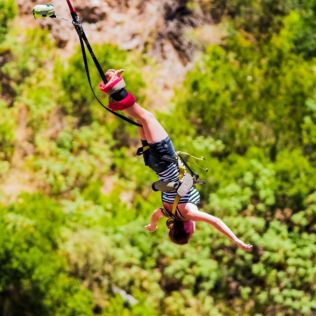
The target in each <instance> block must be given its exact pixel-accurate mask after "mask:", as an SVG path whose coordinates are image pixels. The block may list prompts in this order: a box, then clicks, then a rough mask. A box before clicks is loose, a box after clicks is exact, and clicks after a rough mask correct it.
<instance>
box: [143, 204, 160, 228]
mask: <svg viewBox="0 0 316 316" xmlns="http://www.w3.org/2000/svg"><path fill="white" fill-rule="evenodd" d="M161 217H163V214H162V211H161V208H157V209H156V210H154V212H153V213H152V215H151V218H150V224H148V225H146V226H145V229H146V230H148V231H149V232H153V231H155V230H156V229H157V223H158V221H159V220H160V218H161Z"/></svg>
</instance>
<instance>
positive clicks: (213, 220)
mask: <svg viewBox="0 0 316 316" xmlns="http://www.w3.org/2000/svg"><path fill="white" fill-rule="evenodd" d="M186 217H187V218H188V219H191V220H194V221H199V222H205V223H208V224H210V225H212V226H213V227H215V228H216V229H217V230H218V231H219V232H221V233H222V234H224V235H225V236H226V237H228V238H229V239H230V240H231V241H233V242H234V243H236V244H237V246H238V247H239V248H241V249H243V250H245V251H251V250H252V245H250V244H246V243H244V242H243V241H241V240H240V239H239V238H238V237H237V236H236V235H235V234H234V233H233V232H232V231H231V229H230V228H229V227H228V226H227V225H226V224H225V223H224V222H223V221H222V220H221V219H219V218H218V217H215V216H212V215H210V214H207V213H205V212H201V211H188V213H187V216H186Z"/></svg>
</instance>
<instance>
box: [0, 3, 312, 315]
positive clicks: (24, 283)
mask: <svg viewBox="0 0 316 316" xmlns="http://www.w3.org/2000/svg"><path fill="white" fill-rule="evenodd" d="M191 2H195V3H200V4H201V5H203V6H204V8H205V10H212V14H213V16H215V15H216V14H217V16H218V17H220V16H221V15H222V14H224V15H225V18H227V19H229V20H230V32H229V36H228V38H227V39H225V43H224V45H222V46H221V47H220V46H213V47H209V48H208V49H207V50H206V51H205V52H204V54H203V55H202V56H201V57H200V59H199V60H198V61H197V64H196V66H195V68H193V69H192V70H191V71H190V72H189V73H188V74H187V77H186V79H185V82H184V84H183V86H182V87H180V88H178V89H177V90H176V91H175V101H174V102H175V112H174V113H172V115H168V116H167V115H166V114H161V113H156V114H157V116H158V118H159V120H160V121H161V122H162V123H163V125H164V126H166V128H167V130H168V131H169V132H170V135H171V137H172V139H173V142H174V144H175V146H176V148H177V150H181V151H185V152H189V153H192V154H194V155H195V156H204V157H205V158H206V159H205V161H203V162H202V163H201V165H202V166H203V167H207V168H208V169H209V172H208V173H203V172H200V170H199V169H198V167H197V166H195V165H194V164H193V161H191V162H192V168H193V169H194V170H195V171H197V172H199V173H200V175H201V178H202V179H205V180H206V184H205V185H204V186H202V187H200V189H201V195H202V201H203V204H202V209H204V210H205V211H207V212H210V213H212V214H213V215H215V216H218V217H220V218H221V219H223V221H224V222H225V223H226V224H227V225H228V226H229V227H231V229H232V230H233V231H234V232H235V233H236V235H237V236H238V237H239V238H241V239H242V240H245V241H247V242H250V243H253V244H254V245H255V249H254V251H253V253H245V252H242V251H241V250H240V249H236V247H235V246H234V245H232V244H231V242H230V241H229V240H228V239H226V238H225V237H224V236H222V235H220V234H219V233H218V232H217V231H216V230H214V229H212V227H210V226H209V225H207V224H205V223H197V231H196V233H195V234H194V236H193V239H192V241H191V242H190V243H189V244H188V245H185V246H183V247H179V246H176V245H174V244H172V243H171V242H170V241H169V240H168V237H167V229H166V227H165V221H164V220H161V223H159V229H158V230H157V231H156V232H154V233H148V232H147V231H145V230H144V225H145V224H146V223H147V221H148V220H149V218H150V215H151V212H152V210H153V209H154V208H155V207H158V206H160V204H161V201H160V197H159V194H154V193H152V192H151V187H150V184H151V182H152V181H155V180H156V179H155V176H154V174H153V173H152V172H151V171H150V170H149V168H145V167H144V166H143V162H142V159H141V158H139V157H135V155H134V152H135V147H136V146H137V144H138V140H137V136H136V129H135V128H134V127H129V126H127V125H126V124H125V123H122V122H120V121H118V120H117V119H116V118H115V117H113V116H112V115H110V114H108V113H107V112H105V111H104V110H103V109H102V108H101V107H100V106H99V105H98V104H97V103H96V102H95V101H94V99H93V95H92V93H90V91H89V87H88V84H87V80H86V77H85V72H84V68H83V63H82V60H81V53H80V50H79V49H77V50H76V51H75V53H74V55H73V56H71V57H70V59H69V60H61V58H56V56H58V55H60V52H59V51H58V50H56V48H55V46H54V44H53V42H52V41H51V40H50V37H49V35H48V32H47V31H41V30H39V29H36V30H29V29H25V30H20V29H18V28H12V29H10V31H9V32H8V33H7V34H6V37H5V40H4V41H2V42H1V45H0V54H1V63H3V64H1V78H3V80H2V82H1V94H2V95H1V101H0V113H1V117H0V149H1V150H0V151H1V155H0V173H1V180H6V178H8V179H9V180H10V181H11V182H12V178H15V176H16V178H17V179H16V183H14V185H12V184H11V182H10V181H9V182H8V184H7V183H6V181H2V182H3V183H2V182H1V184H0V194H1V201H6V205H1V206H0V215H1V216H0V230H1V232H2V233H1V234H0V266H1V274H0V294H1V295H0V297H1V299H0V314H6V315H8V316H11V315H22V316H23V315H60V316H64V315H66V316H67V315H69V316H70V315H85V316H86V315H106V316H110V315H118V314H122V315H126V316H131V315H136V316H145V315H146V316H148V315H150V316H158V315H164V316H167V315H168V316H189V315H190V316H191V315H192V316H193V315H194V316H195V315H199V316H204V315H205V316H209V315H214V316H216V315H235V314H236V311H237V312H238V313H239V314H241V315H249V316H250V315H312V314H314V313H315V310H316V306H315V303H314V297H315V293H316V288H315V281H314V280H315V278H316V269H315V266H316V265H315V260H316V259H315V258H316V248H315V244H316V239H315V230H316V226H315V225H316V223H315V217H316V193H315V187H316V178H315V175H316V156H315V152H316V150H315V148H316V129H315V126H316V106H315V86H316V73H315V59H313V57H314V56H315V41H314V39H315V38H314V34H313V29H314V26H315V25H314V24H315V22H314V21H315V19H314V14H315V10H314V8H315V1H300V2H298V1H273V2H272V1H261V2H260V1H259V2H258V1H239V0H237V1H236V0H232V1H215V0H214V1H204V0H203V1H202V0H201V1H191ZM299 3H300V4H301V5H299ZM3 4H5V5H7V6H8V5H9V4H10V6H11V7H10V8H14V5H13V2H10V1H5V2H0V8H3V7H1V5H3ZM210 4H211V6H209V5H210ZM6 8H9V7H6ZM10 10H11V11H10ZM215 10H218V11H217V12H215ZM13 11H14V10H13V9H8V10H1V13H0V16H1V19H2V20H3V21H4V22H3V24H2V23H1V25H3V26H4V27H5V28H7V27H8V24H7V22H8V21H9V20H10V19H11V18H13V14H12V12H13ZM10 12H11V13H10ZM9 16H11V17H10V18H9ZM236 30H239V31H236ZM93 46H94V49H95V52H96V55H97V56H98V57H99V58H100V62H101V64H102V66H103V67H104V69H107V68H124V67H125V68H126V70H127V71H126V77H125V78H126V82H127V85H128V89H129V90H130V91H132V92H133V93H135V94H136V96H137V97H138V100H139V101H140V103H143V102H146V100H145V93H144V91H143V90H144V88H145V83H144V81H143V79H142V75H141V73H142V67H143V65H144V64H145V63H146V59H145V58H144V59H142V58H141V56H139V55H138V54H136V53H133V52H129V53H127V52H124V51H122V50H120V49H118V48H117V47H115V46H112V45H93ZM52 60H54V61H53V63H52ZM90 65H91V73H92V81H93V85H94V86H96V90H97V84H98V82H99V80H100V79H98V78H99V76H98V74H97V72H96V70H95V69H94V67H93V65H92V64H91V62H90ZM151 89H154V87H151ZM97 93H98V95H99V92H97ZM102 98H103V96H102ZM17 131H18V132H17ZM17 136H18V137H17ZM14 157H15V158H14ZM16 157H17V158H16ZM190 165H191V164H190ZM24 175H27V176H25V178H26V180H28V179H29V182H27V185H29V188H28V189H29V190H30V191H34V193H32V194H28V195H25V194H24V195H23V194H22V195H20V196H18V197H17V198H16V199H15V195H14V194H12V195H11V196H10V195H9V197H8V198H9V199H7V198H6V197H7V195H6V194H8V193H7V192H10V189H12V187H14V186H18V184H19V183H18V182H19V180H20V179H24V178H23V177H24ZM39 192H41V193H39ZM14 199H15V201H13V202H12V203H10V202H9V200H14Z"/></svg>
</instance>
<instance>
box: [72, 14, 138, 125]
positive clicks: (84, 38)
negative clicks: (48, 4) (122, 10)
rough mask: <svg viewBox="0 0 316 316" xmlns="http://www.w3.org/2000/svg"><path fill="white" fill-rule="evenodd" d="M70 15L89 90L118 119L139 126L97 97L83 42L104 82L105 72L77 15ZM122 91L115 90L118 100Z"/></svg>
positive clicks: (122, 94) (113, 96)
mask: <svg viewBox="0 0 316 316" xmlns="http://www.w3.org/2000/svg"><path fill="white" fill-rule="evenodd" d="M71 16H72V18H73V21H72V23H73V25H74V26H75V29H76V31H77V34H78V37H79V40H80V46H81V52H82V58H83V62H84V67H85V70H86V74H87V78H88V82H89V86H90V88H91V91H92V93H93V95H94V97H95V99H96V100H97V101H98V103H99V104H100V105H101V106H102V107H103V108H104V109H106V110H107V111H109V112H111V113H112V114H114V115H115V116H117V117H119V118H120V119H122V120H124V121H126V122H128V123H130V124H133V125H135V126H139V127H141V126H142V125H141V124H139V123H137V122H134V121H133V120H131V119H129V118H128V117H126V116H124V115H122V114H120V113H117V112H115V111H113V110H111V109H110V108H109V107H107V106H106V105H104V104H103V102H102V101H101V100H100V99H99V98H98V96H97V95H96V93H95V91H94V89H93V86H92V83H91V77H90V71H89V65H88V60H87V54H86V50H85V44H86V46H87V49H88V51H89V53H90V55H91V58H92V60H93V62H94V64H95V66H96V68H97V70H98V72H99V74H100V77H101V79H102V80H103V82H104V83H106V82H107V80H106V78H105V74H104V71H103V70H102V67H101V65H100V63H99V61H98V59H97V57H96V56H95V54H94V52H93V49H92V47H91V45H90V43H89V41H88V38H87V36H86V34H85V32H84V30H83V28H82V25H81V22H80V19H79V17H78V15H77V14H76V13H75V12H71ZM122 90H124V91H119V92H117V93H116V94H117V97H118V98H119V100H121V99H122V97H124V94H125V95H127V91H126V90H125V89H122ZM112 98H113V99H114V100H115V99H116V98H115V95H112Z"/></svg>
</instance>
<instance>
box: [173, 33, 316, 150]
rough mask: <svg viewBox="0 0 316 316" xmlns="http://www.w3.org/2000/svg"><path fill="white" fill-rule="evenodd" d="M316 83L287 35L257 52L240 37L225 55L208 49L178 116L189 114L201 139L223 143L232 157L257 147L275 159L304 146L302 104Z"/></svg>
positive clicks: (189, 82)
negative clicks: (206, 137) (280, 152)
mask: <svg viewBox="0 0 316 316" xmlns="http://www.w3.org/2000/svg"><path fill="white" fill-rule="evenodd" d="M287 40H288V39H287ZM209 74H211V77H208V75H209ZM201 77H204V78H208V79H207V80H203V79H201ZM315 83H316V75H315V72H314V70H313V68H312V71H311V68H310V63H308V62H305V61H304V60H303V59H302V58H301V57H299V56H297V55H295V54H293V53H291V52H290V51H289V50H288V49H287V45H286V43H285V38H284V37H283V34H281V35H280V36H275V37H273V39H272V40H271V42H270V43H269V44H268V45H264V46H263V47H262V49H261V51H259V52H257V48H256V47H255V46H254V45H252V43H251V42H250V41H249V40H247V39H246V38H245V37H243V36H241V35H240V34H238V35H236V36H235V37H234V38H231V40H230V41H229V47H228V50H226V51H225V50H224V49H222V48H219V47H210V48H209V49H208V51H207V52H206V54H205V56H204V57H203V59H202V61H200V63H199V64H198V65H197V66H196V68H195V69H194V70H192V71H191V72H190V73H189V74H188V76H187V78H186V81H185V83H184V92H183V93H182V95H181V96H179V98H178V100H177V112H185V113H186V115H187V118H188V120H189V124H192V125H193V126H195V128H196V132H197V134H201V133H202V134H205V135H207V134H208V135H209V134H211V135H212V137H214V138H215V139H218V138H219V139H221V140H222V141H223V142H224V144H225V145H226V149H227V150H229V152H230V151H232V150H235V151H237V152H240V153H243V152H245V150H246V149H247V148H249V147H250V146H252V145H257V146H261V147H267V148H270V149H271V150H272V154H274V153H275V151H276V150H279V149H281V148H283V147H285V146H286V147H295V146H297V145H301V144H302V143H301V140H302V128H301V125H302V123H303V120H304V116H305V115H306V114H307V111H306V107H305V106H304V105H305V103H306V101H307V100H308V99H309V98H311V97H313V93H314V87H315ZM192 109H194V110H193V111H192ZM293 115H295V117H296V119H295V120H287V119H284V118H287V117H292V116H293Z"/></svg>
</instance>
